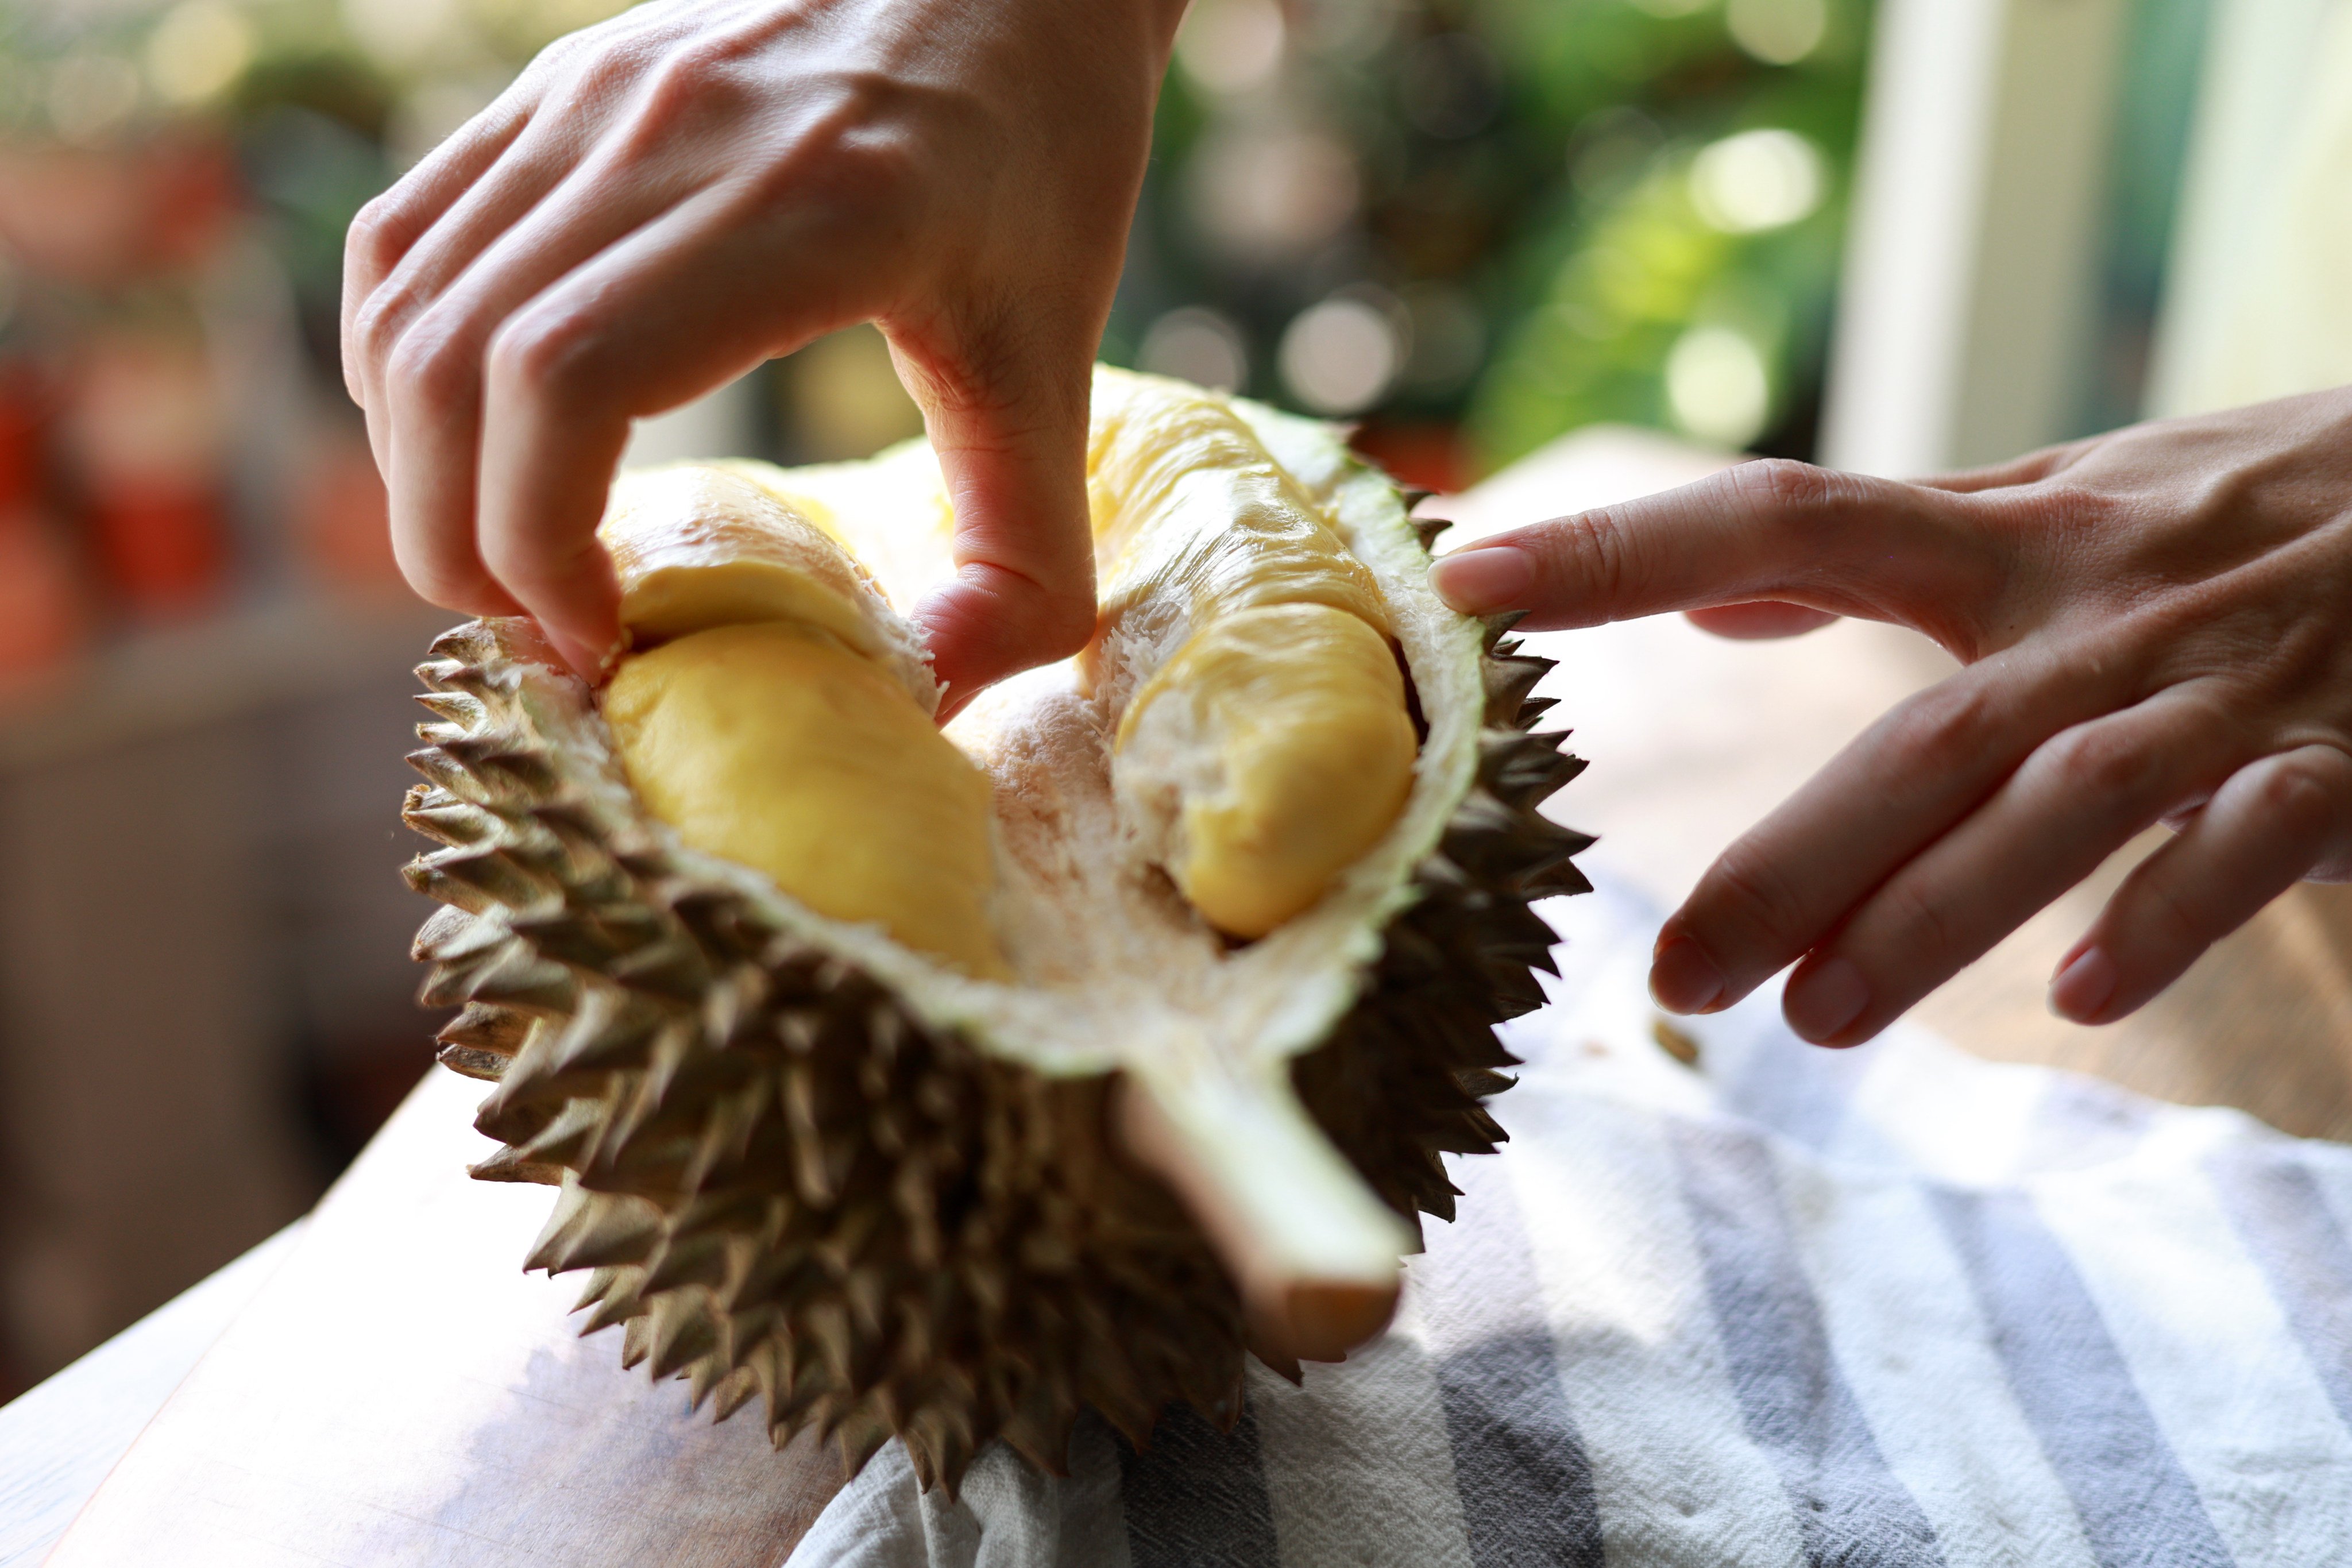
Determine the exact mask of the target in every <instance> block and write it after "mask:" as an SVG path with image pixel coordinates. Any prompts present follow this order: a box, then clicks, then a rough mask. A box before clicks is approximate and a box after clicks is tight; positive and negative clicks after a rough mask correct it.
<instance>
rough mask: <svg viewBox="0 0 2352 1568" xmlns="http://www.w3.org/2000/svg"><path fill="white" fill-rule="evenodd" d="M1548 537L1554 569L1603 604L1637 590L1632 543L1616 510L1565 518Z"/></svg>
mask: <svg viewBox="0 0 2352 1568" xmlns="http://www.w3.org/2000/svg"><path fill="white" fill-rule="evenodd" d="M1545 537H1546V540H1547V542H1549V545H1550V548H1549V551H1547V552H1546V553H1547V554H1549V556H1550V557H1551V564H1552V569H1553V570H1554V571H1555V572H1557V573H1558V574H1559V576H1560V577H1561V578H1562V579H1563V580H1565V581H1567V582H1570V583H1574V584H1577V585H1578V586H1579V587H1580V588H1582V589H1584V590H1586V591H1588V592H1590V593H1591V594H1592V595H1595V596H1596V597H1597V598H1598V599H1600V600H1601V602H1602V603H1604V604H1608V603H1613V602H1615V601H1617V600H1619V599H1622V598H1623V597H1625V596H1626V595H1627V594H1629V593H1630V592H1632V591H1633V588H1634V587H1635V585H1636V583H1637V580H1638V578H1639V576H1640V573H1639V571H1638V569H1637V567H1636V563H1635V561H1634V552H1633V542H1632V541H1631V540H1630V539H1629V538H1628V537H1627V534H1626V530H1625V525H1624V521H1623V519H1622V516H1621V514H1619V513H1618V512H1617V511H1615V510H1613V509H1612V508H1609V507H1601V508H1597V509H1595V510H1591V511H1585V512H1579V513H1577V514H1576V515H1575V516H1573V517H1565V518H1562V519H1560V520H1559V521H1558V522H1557V523H1554V524H1553V525H1552V526H1551V528H1550V529H1549V531H1548V532H1547V534H1546V535H1545Z"/></svg>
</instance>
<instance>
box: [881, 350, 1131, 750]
mask: <svg viewBox="0 0 2352 1568" xmlns="http://www.w3.org/2000/svg"><path fill="white" fill-rule="evenodd" d="M892 352H893V353H894V355H895V356H896V357H897V358H898V363H899V365H900V368H901V374H902V377H903V378H904V379H906V380H907V381H908V384H909V386H910V388H911V389H912V390H913V391H914V392H915V395H916V398H917V400H918V401H919V402H920V403H921V404H922V405H923V419H924V424H925V425H926V426H927V427H928V428H929V432H930V438H931V446H932V448H933V450H935V451H937V452H938V453H939V458H940V475H941V477H942V478H943V479H945V480H946V483H947V488H948V495H949V498H950V500H951V501H952V502H953V503H954V507H955V542H954V558H955V566H956V574H955V577H954V579H953V580H952V581H950V582H949V583H947V584H942V585H941V586H940V587H939V588H937V589H935V590H933V591H932V592H931V593H930V594H929V595H928V596H926V597H925V599H924V600H923V602H922V603H921V604H920V605H918V606H917V607H916V609H915V612H914V617H913V618H914V620H915V622H916V624H917V625H918V626H921V627H922V628H923V632H924V636H925V637H926V639H927V640H928V642H929V646H930V650H931V659H932V669H933V672H934V673H935V674H936V675H937V676H938V678H939V680H940V685H941V686H942V688H943V689H944V691H943V694H942V696H941V699H940V716H941V718H942V719H945V718H947V717H949V716H951V715H952V714H953V713H954V711H955V710H956V709H958V708H960V707H961V706H962V705H963V704H964V703H965V702H967V701H969V700H971V698H972V697H973V696H975V695H976V694H978V693H979V691H980V690H981V689H982V688H984V687H986V686H987V685H989V684H990V683H991V682H992V681H995V680H998V679H1003V677H1005V676H1007V675H1011V674H1013V673H1014V672H1016V671H1019V670H1023V669H1027V668H1031V667H1032V666H1034V665H1040V664H1046V663H1050V662H1051V661H1053V660H1055V659H1057V658H1067V657H1068V656H1070V655H1071V654H1074V653H1076V651H1077V650H1078V649H1079V648H1081V647H1084V646H1085V645H1086V641H1087V638H1088V637H1091V636H1093V635H1094V626H1095V565H1094V531H1093V528H1092V526H1091V524H1090V523H1089V522H1088V521H1087V485H1086V467H1087V464H1086V450H1087V401H1088V396H1089V389H1090V386H1091V381H1092V365H1091V360H1092V355H1091V353H1090V352H1089V351H1088V350H1087V348H1085V347H1083V346H1081V345H1080V344H1079V343H1078V342H1076V339H1075V337H1073V338H1072V339H1071V340H1070V341H1068V342H1059V341H1057V340H1056V338H1055V335H1054V334H1053V331H1052V329H1051V328H1047V329H1045V330H1044V331H1041V332H1040V333H1039V334H1038V335H1037V336H1034V337H1033V336H1024V335H1020V333H1019V331H1018V329H1015V328H1013V327H1012V326H1010V325H1006V324H1003V323H1002V322H1001V321H992V322H990V323H989V324H988V325H987V326H986V327H984V328H983V329H982V330H981V331H960V332H955V333H953V335H948V336H944V337H942V338H929V337H926V336H922V335H918V334H913V333H908V332H903V331H902V332H899V333H896V334H894V336H893V339H892Z"/></svg>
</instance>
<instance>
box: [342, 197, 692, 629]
mask: <svg viewBox="0 0 2352 1568" xmlns="http://www.w3.org/2000/svg"><path fill="white" fill-rule="evenodd" d="M609 162H610V161H608V160H597V161H594V162H592V163H588V164H583V165H582V166H580V167H578V168H576V169H573V170H572V171H571V172H570V173H569V174H567V175H566V176H565V178H564V180H563V181H562V183H561V184H560V185H559V186H558V188H557V189H556V191H555V192H554V193H553V194H552V195H550V196H549V197H548V198H547V199H545V200H543V201H540V202H539V203H538V205H536V206H534V207H532V208H530V210H529V211H528V212H522V213H518V214H515V215H512V221H511V222H509V223H508V225H507V226H506V227H505V228H504V230H503V231H502V232H500V233H499V234H498V235H497V236H496V237H495V238H494V239H493V240H492V242H491V243H490V245H489V247H488V249H487V250H486V251H484V252H483V253H482V254H481V255H480V256H479V257H478V258H474V259H473V260H472V261H471V263H470V264H469V265H467V266H466V267H465V268H464V270H463V274H462V276H457V277H455V278H454V279H452V280H451V282H450V285H449V287H448V288H447V289H446V292H444V293H443V294H442V295H441V296H440V298H439V299H438V300H435V301H434V303H433V304H432V305H431V307H430V308H429V309H427V310H425V311H423V312H422V313H421V314H420V315H418V316H417V317H416V318H415V320H413V321H408V322H407V323H406V324H405V325H404V327H403V328H402V336H401V338H400V341H399V342H398V344H397V345H396V346H395V347H394V349H393V351H392V353H391V354H390V355H389V359H388V363H386V364H385V365H384V366H383V371H382V376H383V390H382V392H381V394H380V395H379V396H378V399H377V403H378V405H379V406H380V407H381V408H382V409H383V423H384V425H385V426H386V427H387V429H388V431H389V446H390V448H391V457H392V468H391V475H390V491H391V497H392V531H393V542H394V556H395V558H396V559H397V560H398V561H399V562H400V563H401V567H402V570H403V572H404V574H407V575H408V576H409V579H410V581H411V582H412V583H414V584H416V586H417V589H418V591H419V592H420V593H423V594H425V596H426V597H427V598H430V599H432V600H434V602H436V603H437V604H444V605H451V606H453V607H456V608H460V609H467V610H471V611H473V612H474V613H475V614H478V615H484V614H513V613H514V612H515V606H516V605H528V604H529V603H530V595H528V594H518V593H517V592H516V587H517V585H516V584H513V583H512V582H509V581H507V580H506V574H505V573H504V572H501V571H500V570H499V568H498V567H497V565H496V564H495V563H492V562H491V561H489V560H488V558H487V556H486V554H485V552H484V546H483V545H482V544H481V543H480V542H479V540H478V535H479V533H480V531H481V530H480V523H479V520H478V517H477V514H476V502H477V500H478V489H479V482H478V481H479V468H480V457H481V450H482V447H481V440H482V431H481V416H482V387H483V377H484V362H485V359H486V357H487V355H488V353H489V347H490V343H491V341H492V339H493V338H494V336H495V335H496V334H497V332H498V331H499V327H500V325H501V324H502V323H503V322H505V321H507V320H508V319H509V317H511V316H512V315H513V314H514V313H515V312H516V311H517V310H520V309H521V308H523V307H524V306H525V305H527V304H528V303H529V302H530V300H533V299H534V298H536V297H538V296H539V295H540V294H541V293H542V292H544V291H545V290H546V289H548V288H549V287H550V286H551V285H552V284H553V283H555V282H556V281H557V280H558V279H562V277H563V276H564V275H565V274H566V273H567V272H570V271H572V269H573V268H576V267H578V266H580V265H581V264H583V263H584V262H586V261H588V260H590V259H591V258H593V257H595V256H597V255H598V254H599V253H601V252H605V251H607V250H609V249H610V247H612V246H613V245H614V242H615V241H616V240H619V239H621V238H622V237H625V235H627V234H628V233H629V232H630V230H631V229H632V228H634V227H635V226H638V225H639V224H641V223H643V222H644V221H645V220H646V219H647V218H649V217H652V216H656V214H658V213H659V212H660V211H661V210H662V208H663V207H664V206H666V205H669V204H670V203H671V202H672V201H673V200H674V199H675V191H674V189H673V187H672V185H671V184H669V183H668V182H666V181H655V182H651V183H647V182H644V181H631V182H627V183H625V184H624V188H625V189H626V190H627V192H628V195H627V197H626V199H619V200H615V199H610V198H607V197H604V196H603V195H600V193H601V192H603V191H604V190H606V189H608V188H609V187H610V186H611V185H612V184H614V180H613V178H612V170H611V168H610V166H609ZM535 181H536V176H535V175H534V176H530V177H528V178H527V177H524V176H520V175H519V176H517V179H516V180H515V181H514V182H512V183H510V184H508V185H507V186H505V187H504V194H503V195H495V194H494V195H488V196H485V197H483V198H482V201H481V203H480V204H479V205H475V204H474V203H473V198H471V197H469V198H468V204H469V206H472V209H473V210H472V212H471V214H470V216H468V217H467V218H466V219H465V220H464V221H463V222H460V223H457V224H456V225H455V226H457V227H459V228H461V229H467V230H468V231H469V232H471V231H472V230H474V229H478V228H480V226H481V225H482V224H485V223H487V222H488V219H489V217H491V216H496V217H498V218H499V221H501V222H505V221H506V219H507V215H504V214H502V213H500V212H499V210H498V209H499V203H501V202H504V203H507V204H509V205H513V204H515V203H519V202H520V201H521V200H522V199H523V195H524V194H525V193H527V192H528V191H529V190H530V188H532V187H533V184H535ZM712 199H714V200H715V199H717V198H712ZM481 232H484V233H487V232H488V230H487V229H481ZM459 243H460V241H459V240H458V239H452V240H451V241H450V242H449V244H448V245H447V246H446V247H444V246H442V244H441V241H440V240H439V238H438V237H436V239H435V240H434V241H433V242H432V244H433V245H434V246H435V247H436V254H435V255H434V256H432V257H429V258H425V257H421V258H419V259H418V260H417V261H416V262H415V265H414V266H404V267H403V268H402V269H401V275H400V277H398V278H396V279H394V282H392V283H390V284H387V285H386V286H385V288H384V289H383V290H381V292H382V293H383V295H385V296H387V297H391V296H394V295H399V294H404V291H405V290H406V289H410V288H411V287H415V286H419V285H418V283H417V280H418V279H421V278H424V277H426V276H438V275H439V274H440V273H441V272H444V271H446V270H448V269H449V268H455V267H456V266H457V262H456V260H455V256H456V253H457V247H458V246H459ZM395 305H396V301H395V302H394V304H388V305H387V307H386V310H385V313H384V314H383V316H380V317H377V318H375V320H376V321H378V322H388V321H391V320H392V319H393V317H394V314H395V313H396V310H395ZM725 336H726V338H727V341H728V343H729V346H730V349H732V348H734V347H736V346H737V341H736V339H735V335H734V334H732V333H727V334H725ZM632 412H634V410H633V411H632ZM624 418H625V416H624ZM608 477H609V476H608ZM592 526H593V521H592ZM533 564H536V563H525V564H524V565H523V567H522V568H521V569H522V570H525V571H530V570H531V569H532V565H533ZM575 566H576V567H577V569H579V570H581V571H588V570H589V566H588V564H587V563H585V562H584V561H583V562H579V563H575ZM592 575H593V574H592ZM541 591H545V590H544V588H543V586H542V587H541ZM583 591H584V592H585V593H586V594H587V595H588V598H587V599H586V600H583V604H586V603H591V602H593V601H594V600H596V599H597V597H598V594H597V591H596V590H595V589H594V588H593V586H589V587H587V588H585V589H583ZM554 595H555V598H556V601H557V602H558V603H562V602H563V601H564V600H565V596H566V595H565V591H564V590H563V589H561V588H559V589H556V590H554ZM584 626H585V630H586V631H587V632H601V631H602V630H603V626H602V617H601V615H600V614H597V613H593V612H592V613H589V615H588V619H587V621H586V622H585V623H584ZM546 629H547V630H548V632H549V634H550V636H551V637H555V638H556V640H557V641H558V643H559V645H561V643H562V637H563V636H564V635H565V632H566V628H565V627H564V626H562V625H561V624H558V625H552V626H548V627H547V628H546Z"/></svg>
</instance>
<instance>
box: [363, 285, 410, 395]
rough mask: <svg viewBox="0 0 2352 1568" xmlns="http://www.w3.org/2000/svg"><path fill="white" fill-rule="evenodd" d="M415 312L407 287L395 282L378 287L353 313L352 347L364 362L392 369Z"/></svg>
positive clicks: (380, 367) (383, 368)
mask: <svg viewBox="0 0 2352 1568" xmlns="http://www.w3.org/2000/svg"><path fill="white" fill-rule="evenodd" d="M413 313H414V311H413V308H412V302H411V300H410V298H409V294H408V290H407V289H403V288H401V287H399V286H398V285H397V284H394V283H386V284H384V285H383V286H382V287H381V288H378V289H375V290H373V292H372V293H370V294H369V295H368V297H367V298H366V299H364V300H361V301H360V304H359V308H358V309H357V310H354V311H352V326H351V332H350V335H349V341H350V343H351V346H352V350H353V351H354V352H355V353H357V354H358V356H359V357H360V359H361V360H362V362H363V363H368V364H371V365H373V366H375V367H376V368H378V369H380V370H383V371H385V372H386V373H389V372H390V370H391V362H392V358H393V351H394V348H395V346H396V345H397V344H398V343H399V342H400V337H401V332H402V329H403V328H404V327H405V326H406V325H407V323H408V321H409V319H410V317H411V316H412V314H413Z"/></svg>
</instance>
